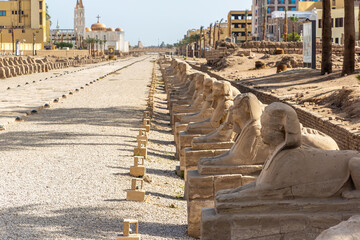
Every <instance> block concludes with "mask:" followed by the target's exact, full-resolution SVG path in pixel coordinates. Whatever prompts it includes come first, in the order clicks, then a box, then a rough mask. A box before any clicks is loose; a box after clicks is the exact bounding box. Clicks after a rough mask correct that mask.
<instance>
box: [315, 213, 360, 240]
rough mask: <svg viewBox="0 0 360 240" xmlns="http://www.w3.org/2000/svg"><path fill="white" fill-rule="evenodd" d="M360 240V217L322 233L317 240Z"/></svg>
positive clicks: (352, 218)
mask: <svg viewBox="0 0 360 240" xmlns="http://www.w3.org/2000/svg"><path fill="white" fill-rule="evenodd" d="M354 239H360V215H356V216H353V217H351V218H350V219H349V220H347V221H344V222H341V223H340V224H339V225H336V226H334V227H331V228H329V229H327V230H325V231H324V232H322V233H321V234H320V235H319V236H318V237H317V238H316V240H354Z"/></svg>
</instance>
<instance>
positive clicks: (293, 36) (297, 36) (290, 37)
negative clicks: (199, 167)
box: [282, 32, 301, 42]
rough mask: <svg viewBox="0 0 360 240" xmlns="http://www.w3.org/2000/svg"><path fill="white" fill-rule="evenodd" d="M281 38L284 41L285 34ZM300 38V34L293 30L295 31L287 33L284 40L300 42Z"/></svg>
mask: <svg viewBox="0 0 360 240" xmlns="http://www.w3.org/2000/svg"><path fill="white" fill-rule="evenodd" d="M282 38H283V39H284V41H285V34H283V35H282ZM300 40H301V36H300V34H298V33H297V32H295V33H289V34H288V35H287V39H286V42H300Z"/></svg>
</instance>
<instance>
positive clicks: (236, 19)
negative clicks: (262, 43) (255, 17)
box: [228, 11, 253, 43]
mask: <svg viewBox="0 0 360 240" xmlns="http://www.w3.org/2000/svg"><path fill="white" fill-rule="evenodd" d="M245 15H246V14H245V11H230V12H229V14H228V36H229V37H232V38H234V39H235V42H236V43H240V42H245V35H246V31H245V26H246V23H247V25H248V26H247V31H248V33H247V35H248V41H251V40H252V39H253V37H252V33H251V32H252V11H248V16H247V19H246V16H245Z"/></svg>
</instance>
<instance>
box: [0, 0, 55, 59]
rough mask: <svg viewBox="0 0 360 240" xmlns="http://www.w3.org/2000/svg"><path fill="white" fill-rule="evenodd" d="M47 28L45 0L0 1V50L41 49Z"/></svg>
mask: <svg viewBox="0 0 360 240" xmlns="http://www.w3.org/2000/svg"><path fill="white" fill-rule="evenodd" d="M48 30H49V21H47V19H46V2H45V0H9V1H0V41H1V42H0V51H12V52H14V51H15V49H18V50H20V51H25V50H32V49H33V45H34V47H35V50H39V49H42V48H43V45H44V43H45V42H47V41H48V36H49V33H48Z"/></svg>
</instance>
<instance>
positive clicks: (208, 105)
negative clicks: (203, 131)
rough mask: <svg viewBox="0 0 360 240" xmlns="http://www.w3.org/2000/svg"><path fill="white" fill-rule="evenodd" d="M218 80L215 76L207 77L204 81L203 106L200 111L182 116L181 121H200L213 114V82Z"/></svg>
mask: <svg viewBox="0 0 360 240" xmlns="http://www.w3.org/2000/svg"><path fill="white" fill-rule="evenodd" d="M216 81H217V80H216V79H215V78H206V79H205V80H204V82H203V84H204V86H203V92H202V98H203V99H202V107H201V110H200V111H199V112H195V113H190V114H188V115H185V116H184V117H182V119H181V122H184V123H189V122H198V121H203V120H206V119H207V118H209V117H210V116H211V114H212V111H213V108H212V102H213V97H212V92H213V84H214V83H215V82H216Z"/></svg>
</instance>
